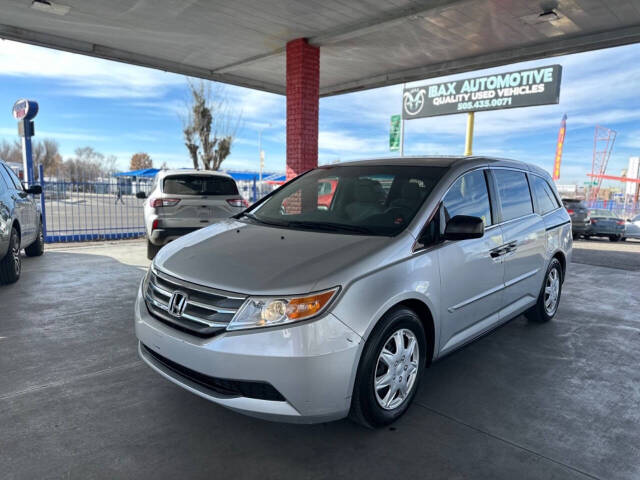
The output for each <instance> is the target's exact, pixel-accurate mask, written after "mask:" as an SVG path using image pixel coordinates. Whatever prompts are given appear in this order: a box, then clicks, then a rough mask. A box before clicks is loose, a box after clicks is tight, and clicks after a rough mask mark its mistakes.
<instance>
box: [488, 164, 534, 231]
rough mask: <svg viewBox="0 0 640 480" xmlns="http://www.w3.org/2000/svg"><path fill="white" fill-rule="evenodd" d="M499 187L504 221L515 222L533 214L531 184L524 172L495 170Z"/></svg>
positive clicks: (494, 173)
mask: <svg viewBox="0 0 640 480" xmlns="http://www.w3.org/2000/svg"><path fill="white" fill-rule="evenodd" d="M493 175H494V177H495V179H496V183H497V185H498V197H499V202H500V207H501V208H502V221H504V222H506V221H508V220H513V219H514V218H519V217H524V216H525V215H529V214H530V213H533V204H532V203H531V193H530V192H529V182H527V176H526V175H525V174H524V173H523V172H518V171H515V170H501V169H497V170H493Z"/></svg>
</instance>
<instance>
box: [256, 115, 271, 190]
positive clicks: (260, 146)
mask: <svg viewBox="0 0 640 480" xmlns="http://www.w3.org/2000/svg"><path fill="white" fill-rule="evenodd" d="M270 127H271V124H270V123H267V124H266V125H265V126H263V127H261V128H260V129H258V159H259V160H260V177H259V184H258V185H259V187H258V191H259V192H260V193H259V195H260V198H262V170H263V169H264V152H263V151H262V132H263V131H264V130H265V129H267V128H270Z"/></svg>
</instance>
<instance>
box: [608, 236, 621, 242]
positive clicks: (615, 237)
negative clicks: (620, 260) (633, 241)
mask: <svg viewBox="0 0 640 480" xmlns="http://www.w3.org/2000/svg"><path fill="white" fill-rule="evenodd" d="M620 238H622V237H621V236H620V235H609V240H610V241H611V242H617V241H619V240H620Z"/></svg>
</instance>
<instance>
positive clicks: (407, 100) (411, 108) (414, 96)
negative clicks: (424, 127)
mask: <svg viewBox="0 0 640 480" xmlns="http://www.w3.org/2000/svg"><path fill="white" fill-rule="evenodd" d="M426 94H427V91H426V90H425V89H424V88H412V89H410V90H405V92H404V95H403V97H404V99H403V102H402V103H403V105H404V111H405V113H406V114H407V115H417V114H419V113H420V111H421V110H422V107H424V97H425V95H426Z"/></svg>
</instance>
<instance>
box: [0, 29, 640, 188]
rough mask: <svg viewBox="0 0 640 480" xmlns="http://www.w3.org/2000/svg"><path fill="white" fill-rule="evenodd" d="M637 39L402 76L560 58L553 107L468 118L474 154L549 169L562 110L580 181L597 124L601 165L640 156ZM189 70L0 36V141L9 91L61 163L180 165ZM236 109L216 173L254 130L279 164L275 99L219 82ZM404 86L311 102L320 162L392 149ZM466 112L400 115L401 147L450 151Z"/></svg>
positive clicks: (238, 164) (460, 142)
mask: <svg viewBox="0 0 640 480" xmlns="http://www.w3.org/2000/svg"><path fill="white" fill-rule="evenodd" d="M639 60H640V44H638V45H630V46H623V47H616V48H611V49H606V50H598V51H594V52H587V53H580V54H574V55H567V56H559V57H553V58H549V59H545V60H541V61H532V62H522V63H517V64H512V65H507V66H504V67H499V68H492V69H486V70H479V71H477V72H472V73H466V74H461V75H451V76H447V77H440V78H437V79H435V78H434V79H428V80H423V81H418V82H413V83H411V84H408V85H410V86H418V85H427V84H431V83H438V82H440V81H445V80H452V79H458V78H465V77H475V76H479V75H483V74H485V73H497V72H507V71H511V70H518V69H521V68H530V67H534V66H542V65H551V64H555V63H559V64H560V65H562V66H563V73H562V86H561V91H560V103H559V104H558V105H545V106H538V107H527V108H516V109H510V110H496V111H490V112H480V113H477V114H476V119H475V136H474V148H473V150H474V154H476V155H492V156H500V157H506V158H514V159H517V160H523V161H527V162H531V163H534V164H537V165H539V166H541V167H543V168H545V169H546V170H548V171H549V172H551V169H552V166H553V161H554V156H555V149H556V141H557V136H558V129H559V126H560V120H561V118H562V115H563V113H566V114H567V116H568V120H567V131H566V139H565V147H564V155H563V161H562V169H561V179H560V181H559V183H562V184H566V183H578V184H582V183H583V182H584V181H586V180H587V177H586V174H587V173H589V172H590V171H591V162H592V155H593V134H594V128H595V126H596V125H603V126H606V127H608V128H611V129H614V130H616V132H617V139H616V142H615V145H614V149H613V154H612V157H611V160H610V162H609V168H608V171H607V173H609V174H613V175H620V174H621V172H622V170H623V169H625V168H626V166H627V162H628V159H629V156H637V155H640V95H638V93H637V92H638V90H639V89H640V61H639ZM187 81H188V79H187V77H184V76H182V75H177V74H172V73H166V72H161V71H159V70H153V69H149V68H144V67H137V66H132V65H127V64H123V63H118V62H112V61H108V60H102V59H96V58H91V57H86V56H82V55H77V54H72V53H66V52H60V51H56V50H51V49H47V48H42V47H36V46H31V45H26V44H21V43H16V42H12V41H8V40H0V112H2V111H4V112H5V114H0V141H1V140H3V139H5V140H14V139H17V138H18V137H17V127H16V122H15V120H14V119H13V117H12V116H11V107H12V106H13V103H14V102H15V101H16V100H17V99H19V98H29V99H33V100H36V101H38V103H39V105H40V111H39V114H38V116H37V118H36V138H39V139H42V138H53V139H55V140H57V141H58V142H59V144H60V151H61V153H62V155H63V157H64V158H65V159H66V158H68V157H70V156H72V155H73V152H74V150H75V149H76V148H78V147H84V146H91V147H93V148H94V149H95V150H97V151H99V152H101V153H103V154H105V155H115V156H116V157H117V158H118V163H117V166H118V168H120V169H122V170H126V169H128V165H129V159H130V158H131V155H132V154H134V153H136V152H147V153H149V154H150V155H151V157H152V159H153V160H154V164H155V165H156V166H159V165H161V164H162V163H163V162H166V164H167V165H168V166H169V167H189V166H190V165H191V162H190V160H189V156H188V152H187V150H186V147H185V146H184V143H183V138H182V125H183V120H182V119H183V117H184V114H185V112H186V109H187V101H188V86H187ZM223 88H224V91H225V94H226V95H227V96H228V98H229V100H230V101H231V102H232V103H233V105H234V107H235V109H236V111H238V112H241V123H240V127H239V128H238V131H237V134H236V139H235V141H234V144H233V147H232V152H231V155H230V156H229V157H228V158H227V159H226V160H225V162H224V163H223V169H229V170H232V169H233V170H257V168H258V164H259V154H258V135H259V131H260V130H262V131H263V134H262V147H263V150H264V151H265V170H266V171H271V172H284V170H285V161H286V160H285V158H286V149H285V137H286V135H285V115H286V109H285V98H284V97H283V96H281V95H276V94H270V93H265V92H260V91H256V90H250V89H246V88H241V87H235V86H224V87H223ZM401 94H402V85H394V86H389V87H384V88H377V89H372V90H366V91H363V92H357V93H352V94H345V95H340V96H334V97H327V98H322V99H321V100H320V133H319V163H320V164H325V163H334V162H337V161H345V160H356V159H362V158H371V157H384V156H394V155H397V154H394V153H390V152H389V146H388V145H389V124H390V116H391V115H393V114H397V113H400V111H401ZM465 126H466V115H465V114H461V115H449V116H442V117H432V118H426V119H416V120H410V121H407V122H406V123H405V154H406V155H460V154H462V153H463V150H464V137H465Z"/></svg>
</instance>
